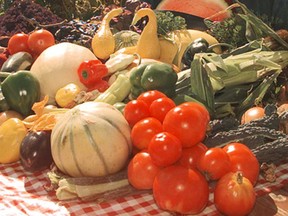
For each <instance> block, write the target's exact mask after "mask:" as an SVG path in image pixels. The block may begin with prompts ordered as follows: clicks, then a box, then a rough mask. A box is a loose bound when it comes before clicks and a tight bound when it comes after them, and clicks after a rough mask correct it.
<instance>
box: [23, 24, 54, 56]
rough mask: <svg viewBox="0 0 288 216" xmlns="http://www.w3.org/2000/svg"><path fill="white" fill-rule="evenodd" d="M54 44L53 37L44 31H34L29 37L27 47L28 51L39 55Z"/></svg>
mask: <svg viewBox="0 0 288 216" xmlns="http://www.w3.org/2000/svg"><path fill="white" fill-rule="evenodd" d="M54 44H55V38H54V35H53V34H52V33H51V32H50V31H47V30H45V29H39V30H35V31H34V32H32V33H31V34H30V35H29V38H28V46H29V48H30V50H31V51H32V52H33V53H35V54H36V55H39V54H40V53H42V52H43V51H44V50H45V49H47V48H48V47H50V46H52V45H54Z"/></svg>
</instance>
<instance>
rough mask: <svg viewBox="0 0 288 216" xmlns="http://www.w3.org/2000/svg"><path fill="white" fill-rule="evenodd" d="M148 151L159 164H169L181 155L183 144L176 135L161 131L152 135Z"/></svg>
mask: <svg viewBox="0 0 288 216" xmlns="http://www.w3.org/2000/svg"><path fill="white" fill-rule="evenodd" d="M148 152H149V154H150V155H151V158H152V161H153V162H154V163H155V164H156V165H157V166H168V165H172V164H173V163H175V162H176V161H177V160H179V158H180V157H181V154H182V144H181V142H180V140H179V139H178V138H177V137H175V136H174V135H172V134H170V133H167V132H161V133H158V134H156V135H155V136H153V137H152V139H151V141H150V143H149V145H148Z"/></svg>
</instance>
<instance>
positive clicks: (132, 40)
mask: <svg viewBox="0 0 288 216" xmlns="http://www.w3.org/2000/svg"><path fill="white" fill-rule="evenodd" d="M113 36H114V40H115V51H117V50H120V49H122V48H124V47H133V46H136V44H137V42H138V40H139V37H140V35H139V34H138V33H137V32H134V31H131V30H122V31H119V32H117V33H115V34H114V35H113Z"/></svg>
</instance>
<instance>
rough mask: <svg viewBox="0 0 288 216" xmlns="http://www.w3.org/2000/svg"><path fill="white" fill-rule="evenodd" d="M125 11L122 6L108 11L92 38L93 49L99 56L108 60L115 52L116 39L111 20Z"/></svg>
mask: <svg viewBox="0 0 288 216" xmlns="http://www.w3.org/2000/svg"><path fill="white" fill-rule="evenodd" d="M122 12H123V9H122V8H115V9H113V10H111V11H110V12H108V13H107V14H106V15H105V16H104V18H103V20H102V22H101V25H100V27H99V29H98V31H97V32H96V33H95V35H94V36H93V39H92V44H91V47H92V50H93V53H94V54H95V56H96V57H97V58H100V59H103V60H106V59H108V58H109V57H110V55H111V54H112V53H114V52H115V39H114V37H113V34H112V32H111V29H110V25H109V24H110V21H111V19H112V18H114V17H116V16H118V15H119V14H121V13H122Z"/></svg>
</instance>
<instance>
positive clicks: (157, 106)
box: [149, 97, 176, 122]
mask: <svg viewBox="0 0 288 216" xmlns="http://www.w3.org/2000/svg"><path fill="white" fill-rule="evenodd" d="M175 106H176V105H175V103H174V101H173V100H172V99H170V98H168V97H162V98H158V99H156V100H154V101H153V102H152V103H151V105H150V108H149V112H150V115H151V116H152V117H155V118H157V119H159V121H161V122H163V120H164V118H165V116H166V114H167V112H168V111H169V110H171V109H172V108H174V107H175Z"/></svg>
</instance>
